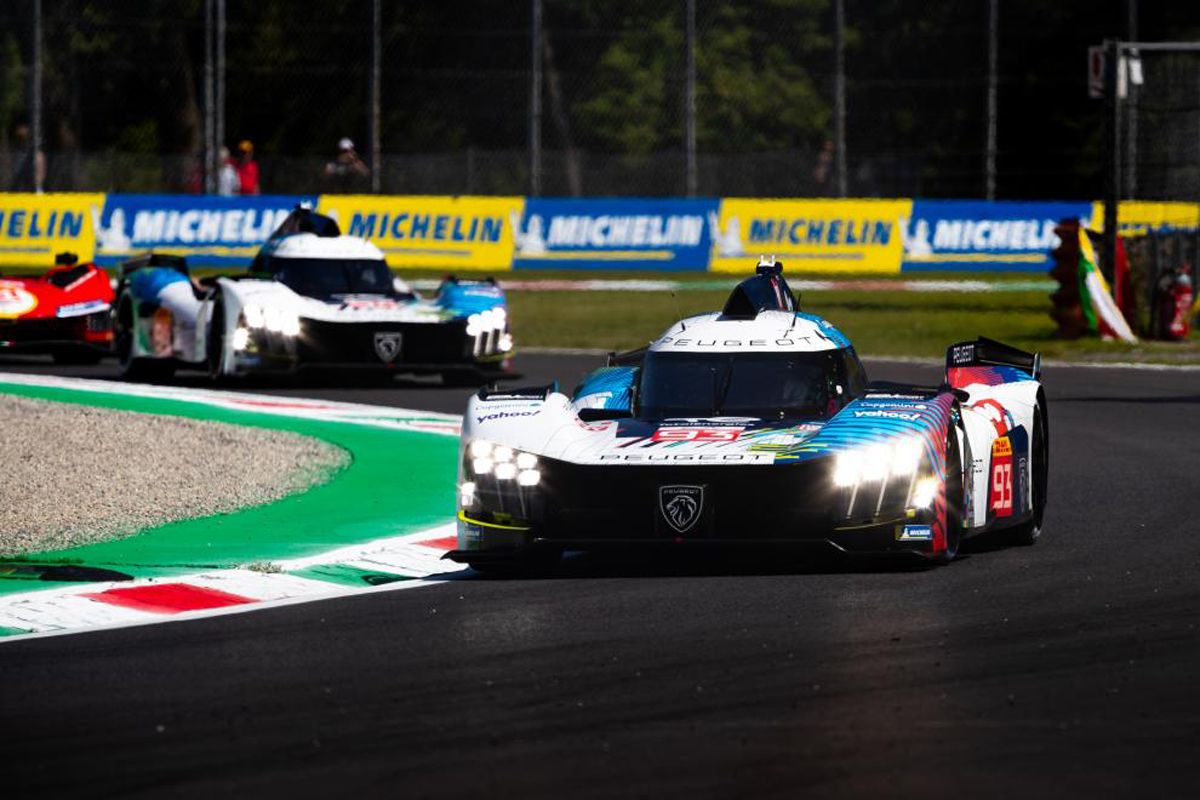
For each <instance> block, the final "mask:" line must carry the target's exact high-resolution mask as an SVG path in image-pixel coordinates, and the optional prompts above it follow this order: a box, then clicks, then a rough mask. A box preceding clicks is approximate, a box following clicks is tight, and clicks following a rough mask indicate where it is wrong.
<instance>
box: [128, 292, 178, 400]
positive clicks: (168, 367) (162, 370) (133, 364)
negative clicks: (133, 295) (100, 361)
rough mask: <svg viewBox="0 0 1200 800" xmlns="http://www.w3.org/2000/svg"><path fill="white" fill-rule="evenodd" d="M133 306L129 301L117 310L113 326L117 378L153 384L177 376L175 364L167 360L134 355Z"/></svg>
mask: <svg viewBox="0 0 1200 800" xmlns="http://www.w3.org/2000/svg"><path fill="white" fill-rule="evenodd" d="M133 337H134V332H133V304H132V303H131V302H129V301H128V300H126V301H124V302H122V303H121V305H120V306H119V307H118V308H117V319H116V324H115V325H114V326H113V351H114V353H115V354H116V356H117V376H118V377H119V378H120V379H121V380H125V381H136V382H139V383H153V382H155V381H163V380H168V379H170V377H171V376H172V375H174V374H175V363H174V362H173V361H171V360H170V359H165V358H137V357H135V356H134V355H133Z"/></svg>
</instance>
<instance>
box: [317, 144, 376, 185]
mask: <svg viewBox="0 0 1200 800" xmlns="http://www.w3.org/2000/svg"><path fill="white" fill-rule="evenodd" d="M370 174H371V169H370V167H368V166H367V165H366V164H364V163H363V160H362V159H361V158H359V157H358V153H357V152H355V150H354V142H352V141H350V139H348V138H346V137H344V136H343V137H342V138H341V139H340V140H339V141H338V154H337V157H335V158H334V159H333V161H330V162H327V163H326V164H325V171H324V175H325V180H326V182H327V183H328V184H329V187H330V188H331V189H333V190H334V191H343V192H344V191H350V190H353V189H361V188H363V187H364V186H365V184H366V178H367V176H369V175H370Z"/></svg>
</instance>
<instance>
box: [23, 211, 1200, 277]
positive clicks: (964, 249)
mask: <svg viewBox="0 0 1200 800" xmlns="http://www.w3.org/2000/svg"><path fill="white" fill-rule="evenodd" d="M301 203H307V204H310V205H311V206H312V207H314V208H316V209H317V210H319V211H321V212H323V213H326V214H329V215H331V216H334V217H336V218H337V219H338V221H339V222H340V224H341V227H342V230H343V232H345V233H348V234H352V235H355V236H362V237H364V238H367V239H370V240H371V241H372V242H374V243H375V244H377V245H378V246H379V247H380V249H382V250H383V252H384V254H385V255H386V256H387V259H388V262H389V263H390V264H391V265H392V266H393V267H401V268H418V267H427V268H436V269H446V270H489V271H506V270H512V269H517V270H531V269H599V270H603V269H609V270H657V271H713V272H728V271H743V270H745V269H746V266H747V261H748V259H751V258H756V257H757V256H758V255H760V254H773V255H775V256H776V257H777V258H778V259H779V260H781V261H783V262H784V263H785V264H786V266H787V269H788V270H789V271H794V272H819V273H897V272H901V271H905V272H919V271H944V270H955V271H958V270H967V271H993V272H995V271H1007V272H1014V271H1015V272H1045V271H1047V270H1049V269H1050V268H1051V266H1052V260H1051V256H1050V251H1051V250H1053V249H1054V248H1055V247H1056V246H1057V245H1058V237H1057V235H1056V234H1055V232H1054V228H1055V226H1056V225H1057V224H1058V223H1059V221H1061V220H1063V219H1077V220H1081V221H1082V222H1083V223H1084V224H1085V225H1087V226H1088V227H1091V228H1093V229H1094V228H1098V227H1100V226H1101V225H1102V223H1103V219H1104V214H1103V207H1102V205H1101V204H1099V203H1096V202H1092V201H1082V200H1080V201H1059V202H1040V201H1039V202H1032V201H1031V202H1021V201H996V202H985V201H978V200H924V199H920V198H917V199H894V200H878V199H857V200H850V199H803V200H796V199H777V198H776V199H765V198H764V199H754V198H687V199H684V198H675V199H670V198H667V199H658V198H654V199H650V198H644V199H635V198H624V199H611V198H608V199H582V198H542V197H529V198H527V197H516V196H513V197H491V196H488V197H483V196H456V197H451V196H425V195H404V196H382V195H341V194H325V195H261V196H251V197H217V196H207V195H160V194H154V195H148V194H41V195H38V194H0V266H5V265H8V266H23V267H28V266H37V265H41V264H45V265H49V264H50V263H51V262H52V260H53V256H54V254H55V253H58V252H62V251H72V252H74V253H76V254H78V255H79V256H80V258H82V259H90V260H94V261H96V262H97V263H98V264H100V265H102V266H113V265H115V264H116V263H118V262H120V261H121V260H123V259H125V258H127V257H129V256H130V255H132V254H135V253H142V252H145V251H149V250H156V251H161V252H171V253H177V254H179V255H183V256H186V257H187V258H188V259H189V261H190V262H191V263H192V264H194V265H198V266H211V267H238V266H244V265H246V264H248V263H249V260H250V259H251V258H252V257H253V255H254V253H255V251H256V250H257V248H258V247H259V246H260V245H261V244H262V243H263V242H264V241H266V239H267V237H268V236H269V235H270V233H271V231H273V230H274V229H275V227H276V226H277V225H278V224H279V223H280V222H281V221H282V220H283V218H284V217H285V216H286V215H287V213H288V212H289V211H290V210H291V209H292V208H294V207H295V206H296V205H297V204H301ZM1120 224H1121V227H1122V231H1123V232H1125V233H1140V232H1145V231H1147V230H1163V229H1180V228H1196V227H1200V205H1198V204H1195V203H1168V202H1132V201H1131V202H1126V203H1122V204H1121V208H1120Z"/></svg>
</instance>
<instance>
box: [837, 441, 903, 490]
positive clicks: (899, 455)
mask: <svg viewBox="0 0 1200 800" xmlns="http://www.w3.org/2000/svg"><path fill="white" fill-rule="evenodd" d="M923 451H924V444H923V443H922V442H921V440H920V438H918V437H916V436H912V437H909V438H907V439H901V440H899V441H897V442H893V443H890V444H874V445H870V446H868V447H860V448H855V449H853V450H845V451H843V452H841V453H838V455H837V461H836V463H835V464H834V469H833V482H834V483H835V484H836V485H838V486H843V487H845V486H854V485H855V484H858V483H867V482H873V481H881V480H886V479H887V478H888V477H900V476H909V475H912V474H913V473H914V472H916V471H917V468H918V467H919V466H920V464H921V456H922V454H923Z"/></svg>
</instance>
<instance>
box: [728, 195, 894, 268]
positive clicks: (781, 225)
mask: <svg viewBox="0 0 1200 800" xmlns="http://www.w3.org/2000/svg"><path fill="white" fill-rule="evenodd" d="M911 214H912V200H841V199H822V200H753V199H735V198H726V199H723V200H722V201H721V211H720V215H719V218H718V219H717V220H712V221H711V222H714V223H715V225H714V227H715V230H714V231H713V250H712V260H711V261H710V267H709V268H710V269H711V270H712V271H713V272H745V271H746V263H747V261H746V259H747V258H755V257H757V256H759V255H771V254H774V255H775V256H776V257H777V258H778V259H779V260H780V261H782V262H783V263H784V267H785V269H786V270H787V271H789V272H899V271H900V262H901V260H902V259H903V256H904V241H903V240H904V226H905V225H906V224H907V221H908V217H909V216H910V215H911Z"/></svg>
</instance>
